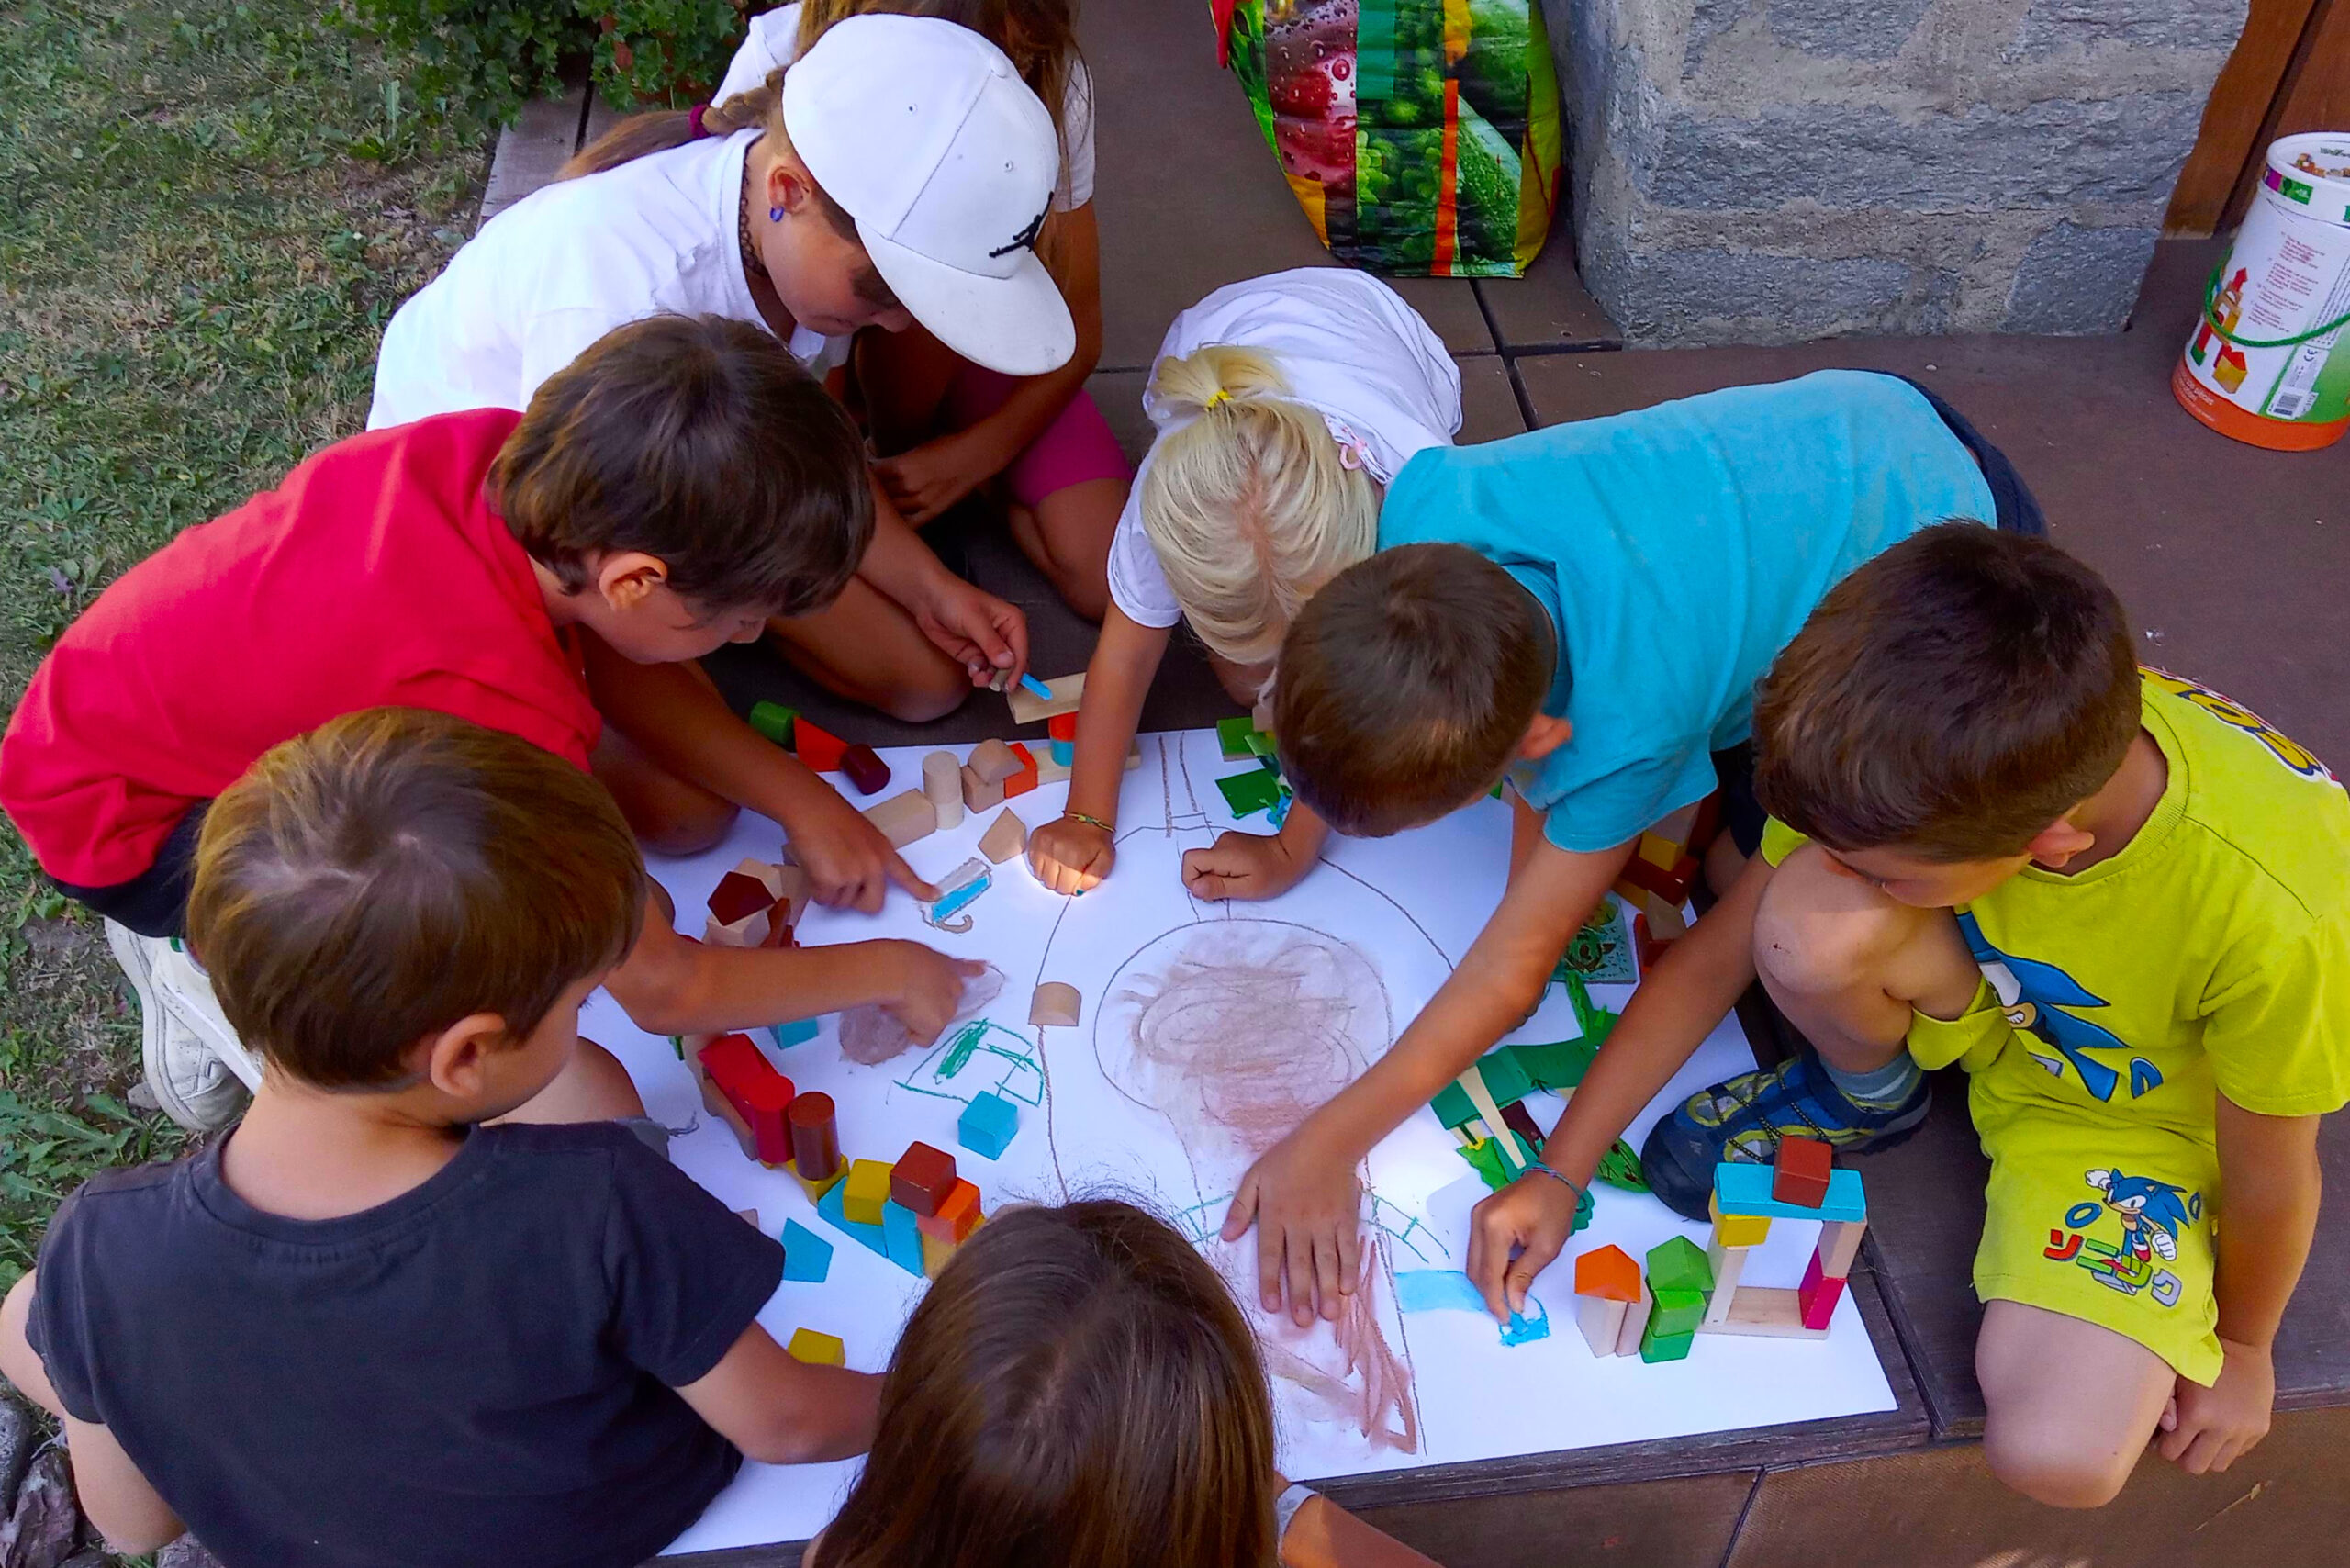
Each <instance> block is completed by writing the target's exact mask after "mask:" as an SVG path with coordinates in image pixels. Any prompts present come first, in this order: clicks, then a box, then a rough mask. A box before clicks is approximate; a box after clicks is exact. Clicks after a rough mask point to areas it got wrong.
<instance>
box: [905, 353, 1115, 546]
mask: <svg viewBox="0 0 2350 1568" xmlns="http://www.w3.org/2000/svg"><path fill="white" fill-rule="evenodd" d="M1017 385H1019V383H1018V382H1016V381H1015V380H1013V377H1011V376H1009V375H1002V374H999V373H998V372H996V371H992V370H982V369H980V368H979V366H978V365H976V364H964V365H963V366H962V367H961V368H960V369H958V370H957V372H956V375H955V381H954V384H953V385H952V386H949V387H947V389H946V417H947V420H948V421H949V422H950V423H952V424H953V425H954V427H955V428H956V429H957V430H968V429H969V428H970V427H971V426H973V425H975V424H977V423H979V420H983V419H985V418H987V417H988V416H989V415H990V414H992V413H994V412H995V411H996V410H997V409H1001V408H1002V407H1003V404H1004V399H1005V398H1009V397H1011V396H1012V389H1013V387H1014V386H1017ZM1134 476H1135V471H1134V470H1133V469H1132V468H1130V467H1128V466H1127V465H1126V454H1125V453H1123V452H1121V451H1119V450H1118V438H1117V437H1115V436H1113V435H1112V434H1111V433H1110V421H1109V420H1105V419H1103V418H1102V410H1101V409H1099V408H1098V407H1096V406H1095V404H1094V401H1093V395H1092V394H1091V393H1090V392H1087V391H1085V390H1084V389H1083V388H1082V387H1080V388H1079V390H1078V394H1077V396H1076V397H1074V398H1070V399H1069V403H1068V405H1067V406H1066V407H1064V408H1063V409H1061V411H1060V412H1059V413H1058V414H1057V415H1056V416H1055V417H1054V419H1053V422H1052V423H1051V424H1049V425H1046V427H1045V429H1044V432H1043V433H1042V434H1041V435H1039V436H1037V437H1036V439H1035V441H1032V442H1029V443H1028V444H1027V446H1026V447H1024V449H1022V451H1021V454H1020V455H1019V456H1017V457H1015V458H1013V460H1012V466H1010V467H1009V468H1006V469H1005V470H1004V471H1003V479H1004V485H1005V487H1007V488H1008V489H1010V490H1011V492H1012V498H1013V500H1015V501H1018V502H1019V503H1020V504H1021V505H1022V506H1024V507H1027V508H1029V509H1031V510H1034V509H1035V506H1036V504H1037V503H1038V502H1040V501H1042V500H1043V499H1044V498H1046V496H1050V495H1054V494H1057V492H1059V491H1062V490H1066V489H1068V488H1069V487H1070V486H1071V485H1082V484H1085V483H1086V482H1087V481H1089V480H1092V479H1116V480H1119V481H1121V482H1124V481H1126V480H1130V479H1132V478H1133V477H1134Z"/></svg>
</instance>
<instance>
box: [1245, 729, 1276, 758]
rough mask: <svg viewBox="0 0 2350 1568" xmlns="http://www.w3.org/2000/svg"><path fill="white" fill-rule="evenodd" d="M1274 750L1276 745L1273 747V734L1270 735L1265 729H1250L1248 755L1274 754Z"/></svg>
mask: <svg viewBox="0 0 2350 1568" xmlns="http://www.w3.org/2000/svg"><path fill="white" fill-rule="evenodd" d="M1273 750H1274V747H1273V737H1272V736H1270V735H1269V734H1266V733H1265V732H1264V731H1262V730H1251V731H1249V732H1248V755H1249V756H1272V755H1273Z"/></svg>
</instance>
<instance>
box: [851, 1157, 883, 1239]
mask: <svg viewBox="0 0 2350 1568" xmlns="http://www.w3.org/2000/svg"><path fill="white" fill-rule="evenodd" d="M889 1201H890V1168H889V1167H888V1166H887V1165H884V1164H883V1163H882V1162H881V1161H879V1160H878V1159H860V1160H858V1161H856V1163H855V1164H854V1165H851V1166H850V1167H849V1168H848V1185H847V1186H846V1187H845V1188H844V1189H842V1192H841V1213H842V1214H843V1215H846V1216H847V1217H848V1218H850V1219H852V1220H854V1221H856V1223H857V1224H858V1225H879V1224H880V1223H881V1205H882V1204H886V1203H888V1202H889Z"/></svg>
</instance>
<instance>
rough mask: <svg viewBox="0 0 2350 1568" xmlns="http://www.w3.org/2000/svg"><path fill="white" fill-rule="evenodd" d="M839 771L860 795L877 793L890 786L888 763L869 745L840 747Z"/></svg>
mask: <svg viewBox="0 0 2350 1568" xmlns="http://www.w3.org/2000/svg"><path fill="white" fill-rule="evenodd" d="M841 771H842V772H843V773H845V774H846V775H848V781H849V782H850V783H851V784H854V785H856V792H857V793H858V794H860V795H878V794H879V793H880V792H881V791H882V790H886V789H888V788H889V786H890V765H889V764H888V763H886V762H884V761H882V760H881V758H880V757H879V756H878V755H877V754H876V753H875V752H874V750H873V748H872V747H871V746H869V745H852V746H844V747H842V748H841Z"/></svg>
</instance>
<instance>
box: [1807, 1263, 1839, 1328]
mask: <svg viewBox="0 0 2350 1568" xmlns="http://www.w3.org/2000/svg"><path fill="white" fill-rule="evenodd" d="M1843 1294H1844V1282H1843V1281H1841V1280H1831V1279H1829V1278H1828V1277H1827V1276H1826V1275H1824V1274H1822V1273H1821V1272H1820V1271H1819V1254H1818V1253H1817V1252H1815V1253H1813V1254H1812V1255H1811V1266H1810V1267H1809V1268H1807V1269H1806V1270H1804V1271H1803V1283H1801V1284H1799V1285H1797V1286H1796V1305H1798V1306H1800V1307H1801V1308H1802V1309H1803V1326H1804V1327H1806V1328H1825V1327H1828V1324H1829V1320H1830V1319H1831V1318H1833V1317H1834V1316H1836V1303H1837V1302H1838V1301H1839V1300H1840V1299H1841V1298H1842V1296H1843Z"/></svg>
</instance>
